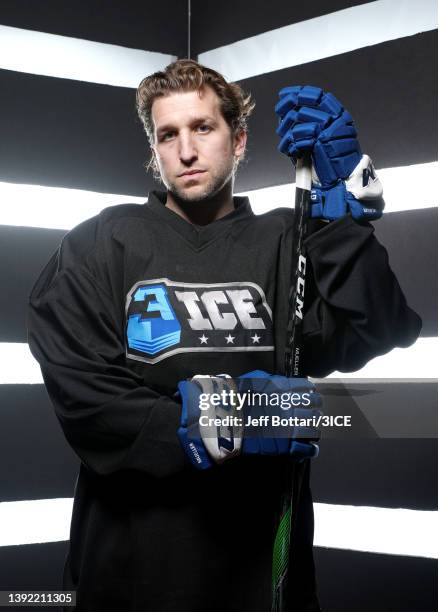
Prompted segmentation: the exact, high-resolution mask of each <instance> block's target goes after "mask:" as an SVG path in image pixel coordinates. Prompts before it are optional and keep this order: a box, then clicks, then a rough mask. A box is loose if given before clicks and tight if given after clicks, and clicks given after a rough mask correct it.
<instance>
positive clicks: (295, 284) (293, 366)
mask: <svg viewBox="0 0 438 612" xmlns="http://www.w3.org/2000/svg"><path fill="white" fill-rule="evenodd" d="M311 164H312V162H311V157H310V154H307V155H305V156H304V157H303V158H302V159H298V160H297V169H296V190H295V213H294V220H293V256H292V270H293V274H294V278H293V279H292V285H291V290H290V294H289V297H290V301H289V307H290V313H289V321H288V327H287V344H286V350H285V374H286V376H288V377H299V376H303V375H304V374H303V372H302V361H301V353H302V351H301V349H302V320H303V307H304V284H305V274H306V253H305V247H304V238H305V236H306V233H307V220H308V217H309V206H310V189H311V185H312V178H311V167H312V165H311ZM304 467H305V463H304V462H303V461H301V462H297V461H294V460H292V461H290V462H289V465H288V468H287V474H286V485H285V490H284V493H283V499H282V505H281V515H280V521H279V526H278V529H277V534H276V536H275V541H274V552H273V562H272V608H271V610H272V612H283V611H284V610H285V609H286V608H285V606H286V587H287V579H288V572H289V566H290V563H291V559H290V558H289V555H290V547H291V540H292V539H293V530H294V525H295V517H296V505H297V501H298V498H299V495H300V490H301V483H302V480H303V474H304ZM292 544H293V541H292Z"/></svg>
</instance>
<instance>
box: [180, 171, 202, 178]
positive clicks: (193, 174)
mask: <svg viewBox="0 0 438 612" xmlns="http://www.w3.org/2000/svg"><path fill="white" fill-rule="evenodd" d="M204 172H205V170H187V172H183V173H182V174H180V175H179V177H196V176H199V175H201V174H204Z"/></svg>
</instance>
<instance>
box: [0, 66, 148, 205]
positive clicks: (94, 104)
mask: <svg viewBox="0 0 438 612" xmlns="http://www.w3.org/2000/svg"><path fill="white" fill-rule="evenodd" d="M0 89H1V90H2V104H1V114H0V132H1V134H2V147H1V148H0V180H5V181H10V182H17V183H34V184H37V185H50V186H58V187H76V188H79V189H90V190H92V191H99V192H107V193H121V194H133V195H144V194H146V193H147V191H148V190H149V189H150V188H151V187H152V185H153V180H152V177H151V176H150V175H149V176H148V175H146V173H145V170H144V168H143V164H144V162H145V161H146V160H147V159H148V158H149V153H148V145H147V139H146V135H145V134H144V132H143V130H142V126H141V124H140V121H139V119H138V117H137V115H136V111H135V90H133V89H130V88H125V87H111V86H109V85H96V84H93V83H83V82H79V81H72V80H69V79H56V78H52V77H41V76H34V75H28V74H23V73H19V72H13V71H8V70H1V71H0ZM60 206H62V202H60Z"/></svg>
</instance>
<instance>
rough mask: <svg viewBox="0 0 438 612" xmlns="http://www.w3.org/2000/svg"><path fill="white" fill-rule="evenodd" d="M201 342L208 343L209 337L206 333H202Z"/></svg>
mask: <svg viewBox="0 0 438 612" xmlns="http://www.w3.org/2000/svg"><path fill="white" fill-rule="evenodd" d="M199 339H200V341H201V344H207V342H208V338H207V336H206V335H205V334H202V336H200V337H199Z"/></svg>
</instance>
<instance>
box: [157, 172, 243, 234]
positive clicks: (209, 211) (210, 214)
mask: <svg viewBox="0 0 438 612" xmlns="http://www.w3.org/2000/svg"><path fill="white" fill-rule="evenodd" d="M166 206H167V208H170V210H173V212H176V213H177V214H178V215H180V217H182V218H183V219H185V220H186V221H188V222H189V223H193V224H194V225H207V224H208V223H212V222H213V221H217V219H220V218H221V217H225V215H228V213H230V212H231V211H233V210H234V203H233V182H232V181H228V182H227V183H226V184H225V185H224V186H223V187H222V189H221V190H220V191H218V193H216V194H215V195H214V196H213V197H211V198H209V199H208V200H194V201H192V202H190V201H187V200H182V199H181V198H179V197H178V196H177V195H175V194H174V193H171V192H170V191H168V192H167V199H166Z"/></svg>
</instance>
